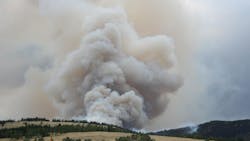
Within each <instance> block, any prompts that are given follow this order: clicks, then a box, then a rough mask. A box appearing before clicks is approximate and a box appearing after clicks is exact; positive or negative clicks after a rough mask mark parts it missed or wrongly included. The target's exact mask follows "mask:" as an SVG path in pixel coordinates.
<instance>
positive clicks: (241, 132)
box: [151, 120, 250, 141]
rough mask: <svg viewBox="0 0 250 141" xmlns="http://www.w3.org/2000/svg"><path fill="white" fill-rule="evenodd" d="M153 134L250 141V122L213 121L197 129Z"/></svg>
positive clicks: (185, 128) (220, 140)
mask: <svg viewBox="0 0 250 141" xmlns="http://www.w3.org/2000/svg"><path fill="white" fill-rule="evenodd" d="M151 134H155V135H161V136H174V137H188V138H197V139H208V140H209V139H210V140H216V141H250V120H238V121H211V122H207V123H203V124H200V125H198V126H197V127H184V128H178V129H171V130H164V131H159V132H153V133H151Z"/></svg>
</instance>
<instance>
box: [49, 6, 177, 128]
mask: <svg viewBox="0 0 250 141" xmlns="http://www.w3.org/2000/svg"><path fill="white" fill-rule="evenodd" d="M86 5H88V7H91V11H87V12H89V13H88V14H87V16H86V17H83V18H84V22H83V23H82V24H83V26H82V27H83V28H84V29H83V32H82V33H81V45H80V46H79V47H75V49H74V50H72V51H71V52H70V53H68V54H67V57H66V59H63V60H61V61H58V62H57V64H56V65H55V66H56V68H53V72H52V73H51V77H50V79H49V83H48V85H47V86H46V89H47V91H48V93H49V95H52V96H53V99H54V101H55V104H56V105H57V107H58V108H59V110H60V111H61V113H62V116H63V117H65V118H71V117H75V118H83V119H87V120H91V121H98V122H105V123H111V124H115V125H120V126H125V127H136V128H140V127H142V125H143V123H145V121H147V120H148V119H152V118H154V117H156V116H158V115H159V114H161V113H162V112H163V111H164V110H165V108H166V106H167V94H169V93H173V92H175V91H176V90H177V89H178V88H179V87H180V86H181V84H182V81H181V79H180V77H179V76H178V75H176V74H175V70H174V68H173V67H174V65H175V63H176V58H175V52H174V46H173V42H172V40H171V39H170V38H169V37H167V36H163V35H162V36H152V37H145V38H141V37H139V36H138V35H137V33H136V32H135V31H134V29H133V28H132V27H131V25H130V24H129V23H128V22H127V19H126V14H125V12H124V10H122V8H102V7H99V6H98V5H95V4H93V3H86Z"/></svg>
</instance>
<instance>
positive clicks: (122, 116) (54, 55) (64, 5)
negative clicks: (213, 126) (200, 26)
mask: <svg viewBox="0 0 250 141" xmlns="http://www.w3.org/2000/svg"><path fill="white" fill-rule="evenodd" d="M178 8H181V7H180V3H179V2H177V1H172V0H159V1H157V2H152V1H144V0H137V1H134V0H126V1H125V0H124V1H123V0H121V1H116V0H115V1H114V0H71V1H68V0H40V1H39V0H13V1H8V0H2V1H0V23H1V24H0V31H1V32H0V47H1V52H0V64H1V65H0V67H1V69H0V78H1V79H0V119H9V118H11V119H12V118H16V119H20V118H25V117H36V116H39V117H47V118H55V117H58V118H65V119H71V118H76V119H86V120H90V121H98V122H106V123H111V124H116V125H119V126H124V127H128V128H145V126H149V127H148V128H151V127H152V128H155V127H154V126H152V125H150V124H149V123H152V124H153V125H155V126H157V128H161V126H164V127H166V126H165V125H166V124H165V123H166V121H171V119H172V118H171V117H172V116H173V117H174V116H176V114H175V112H173V113H170V114H168V115H167V116H165V113H166V111H169V110H170V109H169V106H168V105H169V104H171V101H172V99H170V98H171V97H173V96H177V95H172V94H175V93H177V91H178V90H179V88H180V87H181V86H182V84H184V83H183V82H182V81H183V79H182V78H183V77H180V76H179V73H181V74H182V76H183V72H185V73H186V74H191V73H193V71H192V69H190V68H192V66H191V65H190V64H191V63H190V64H188V65H187V62H189V56H190V52H191V49H190V48H191V47H192V44H190V42H191V40H190V39H191V38H193V37H194V35H192V36H189V33H190V31H189V28H188V27H190V23H191V22H190V21H189V22H187V21H188V20H187V18H186V17H185V16H183V15H182V14H183V11H182V10H183V9H178ZM177 9H178V10H177ZM192 33H194V32H193V31H192ZM167 35H170V36H167ZM170 37H172V38H170ZM177 58H178V61H177ZM186 66H188V67H186ZM185 73H184V74H185ZM184 79H186V78H184ZM185 84H186V83H185ZM195 86H197V85H195ZM182 91H184V92H186V90H182ZM178 95H179V94H178ZM187 97H188V96H185V98H183V99H186V98H187ZM190 99H191V98H190ZM176 101H177V102H178V100H176ZM178 103H180V104H181V103H183V101H182V102H178ZM177 106H178V105H177ZM177 106H176V107H172V110H171V111H173V110H175V109H176V108H178V107H177ZM163 115H164V117H162V116H163ZM158 117H162V118H164V119H163V120H158ZM169 117H170V118H171V119H170V118H169ZM178 117H179V116H178ZM180 117H183V118H185V116H180ZM173 119H176V117H175V118H173ZM155 121H158V122H159V123H160V124H161V126H158V125H157V124H154V123H156V122H155ZM177 122H178V123H179V121H177ZM171 123H175V124H178V123H176V122H171Z"/></svg>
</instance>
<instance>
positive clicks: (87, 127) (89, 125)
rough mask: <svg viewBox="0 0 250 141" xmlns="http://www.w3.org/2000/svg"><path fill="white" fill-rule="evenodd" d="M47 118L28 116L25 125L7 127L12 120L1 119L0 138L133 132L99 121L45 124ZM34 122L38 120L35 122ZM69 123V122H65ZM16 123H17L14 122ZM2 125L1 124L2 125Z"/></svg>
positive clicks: (70, 121) (58, 121) (57, 121)
mask: <svg viewBox="0 0 250 141" xmlns="http://www.w3.org/2000/svg"><path fill="white" fill-rule="evenodd" d="M47 121H49V120H47V119H43V118H42V119H41V120H40V118H27V119H22V120H21V122H24V125H23V126H19V127H14V128H5V127H4V125H5V124H6V123H9V122H14V121H12V120H8V121H1V122H0V123H1V124H2V126H3V127H2V128H1V129H0V138H23V137H27V138H32V137H40V136H41V137H46V136H50V135H51V134H62V133H69V132H91V131H104V132H125V133H132V131H130V130H128V129H124V128H121V127H118V126H115V125H109V124H104V123H97V122H87V121H75V120H58V119H56V120H52V122H51V123H56V124H55V125H50V124H43V122H47ZM19 122H20V121H19ZM34 122H38V124H35V123H34ZM63 123H68V124H63ZM13 124H15V123H13ZM0 126H1V125H0Z"/></svg>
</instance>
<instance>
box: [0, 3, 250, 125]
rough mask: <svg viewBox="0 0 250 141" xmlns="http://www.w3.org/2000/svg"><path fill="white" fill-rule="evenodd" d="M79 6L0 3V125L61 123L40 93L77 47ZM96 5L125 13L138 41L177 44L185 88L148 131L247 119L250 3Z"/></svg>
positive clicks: (46, 95)
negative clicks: (29, 119)
mask: <svg viewBox="0 0 250 141" xmlns="http://www.w3.org/2000/svg"><path fill="white" fill-rule="evenodd" d="M80 1H81V0H74V1H73V2H66V1H65V0H60V1H57V2H56V1H53V2H50V3H49V2H48V1H47V2H48V3H49V4H48V5H46V4H45V8H44V7H43V6H44V5H43V6H41V3H42V2H41V1H40V2H39V1H32V0H22V1H19V0H13V1H11V2H10V1H9V0H2V1H0V49H1V52H0V119H7V118H14V117H17V118H20V117H23V116H47V117H54V116H58V114H57V112H58V110H56V108H55V107H54V106H53V102H52V101H51V100H49V99H50V96H48V94H46V92H44V90H43V89H44V87H45V86H43V85H44V84H46V83H47V81H48V79H49V78H50V76H49V75H48V74H49V73H50V72H48V71H49V70H50V68H53V67H54V64H56V63H55V62H60V61H61V60H64V59H65V58H66V57H65V56H66V55H65V54H67V53H68V52H70V51H72V50H74V49H75V48H76V47H74V46H77V45H78V44H79V42H80V40H81V39H80V36H79V35H81V34H82V33H81V32H82V31H81V30H82V23H80V21H81V20H82V17H81V16H82V15H81V14H79V13H81V12H82V7H84V6H82V3H81V4H79V5H76V3H80ZM96 2H97V3H101V4H100V5H105V6H107V7H109V6H110V5H119V6H120V7H124V9H125V11H126V13H127V17H128V23H129V24H131V25H132V26H133V27H134V28H135V31H136V32H138V35H141V36H149V35H158V34H167V35H168V36H169V37H170V38H171V39H173V41H174V43H175V47H176V56H177V59H178V64H179V66H178V69H177V70H178V72H179V73H180V74H181V75H182V77H183V81H184V83H183V86H182V87H181V88H180V89H179V91H178V92H175V93H176V94H174V95H171V96H170V97H169V99H168V100H169V104H168V108H167V109H166V111H165V112H164V113H163V114H162V115H160V116H159V117H157V118H155V119H153V120H152V121H150V123H148V125H147V126H146V127H147V128H149V129H160V128H166V127H168V128H170V127H177V126H181V125H184V124H191V123H198V122H203V121H207V120H214V119H226V120H232V119H242V118H250V111H249V107H250V93H249V92H250V87H249V86H250V75H249V74H248V73H249V71H250V61H249V55H250V2H249V1H248V0H180V1H175V0H166V1H164V0H158V1H157V0H154V1H153V2H152V1H149V0H148V1H143V0H128V1H126V2H124V1H123V0H121V1H119V2H117V1H116V2H114V1H109V2H107V1H105V0H103V1H98V0H97V1H96ZM44 3H46V0H45V1H44ZM65 3H67V4H65ZM114 3H116V4H114ZM111 7H112V6H111ZM46 8H47V9H46ZM72 9H74V10H72ZM156 9H157V10H156ZM83 12H85V13H86V11H83ZM41 15H42V16H41ZM85 15H86V14H85ZM85 15H84V16H85ZM80 29H81V30H80ZM55 56H57V57H55ZM31 87H32V88H31ZM45 105H46V106H45ZM44 106H45V107H44ZM48 109H49V110H48ZM163 123H164V124H163Z"/></svg>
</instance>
